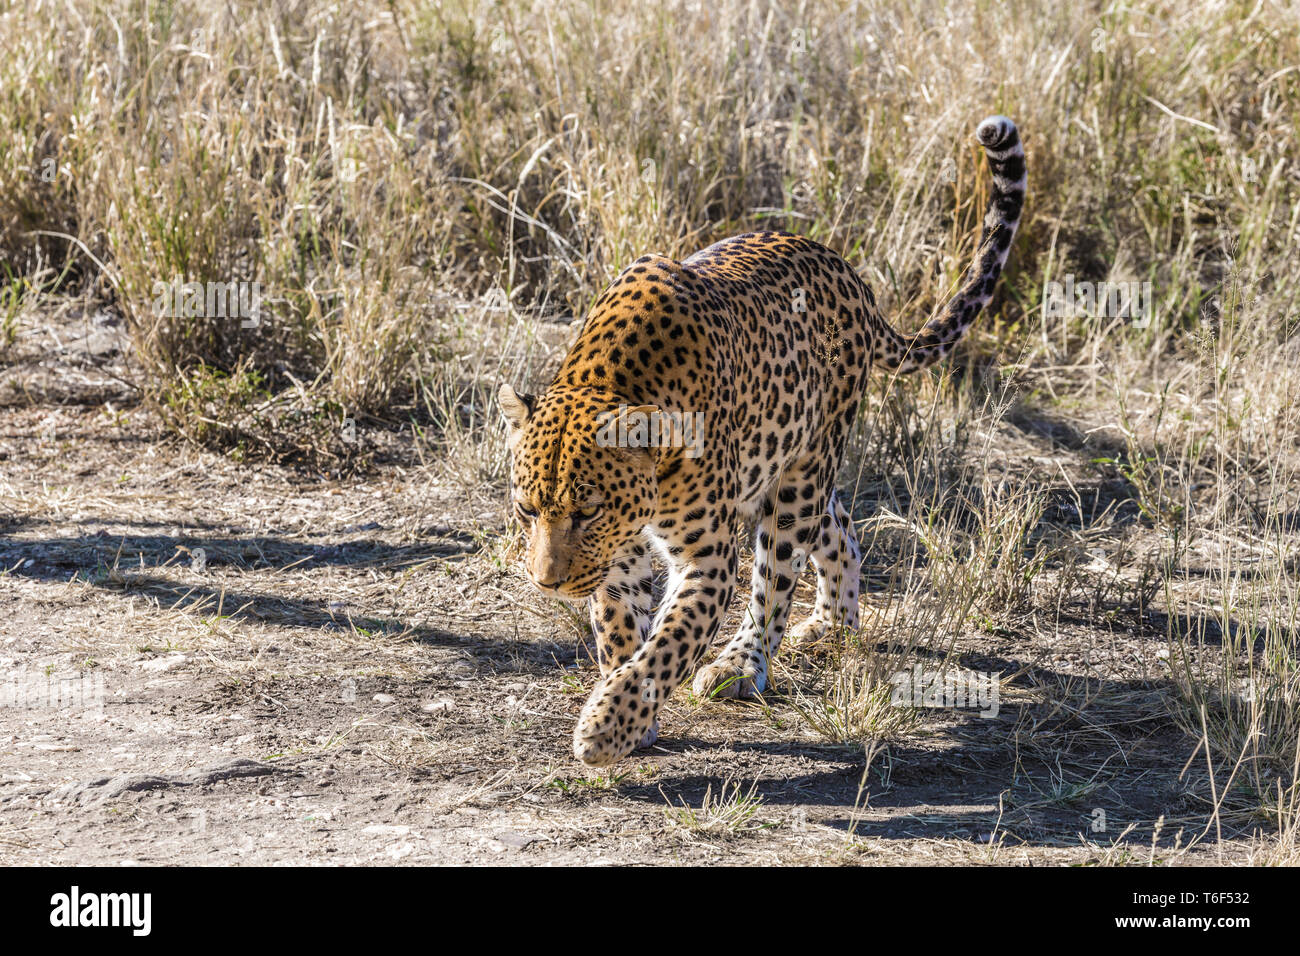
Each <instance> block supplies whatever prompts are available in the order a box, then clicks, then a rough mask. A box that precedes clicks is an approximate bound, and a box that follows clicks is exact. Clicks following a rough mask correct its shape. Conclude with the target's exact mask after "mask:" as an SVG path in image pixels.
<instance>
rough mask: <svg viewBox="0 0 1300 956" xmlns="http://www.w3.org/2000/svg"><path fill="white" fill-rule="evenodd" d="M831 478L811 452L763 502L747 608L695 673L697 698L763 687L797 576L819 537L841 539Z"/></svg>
mask: <svg viewBox="0 0 1300 956" xmlns="http://www.w3.org/2000/svg"><path fill="white" fill-rule="evenodd" d="M830 477H831V469H830V468H828V467H827V464H826V456H824V455H816V456H810V459H805V462H804V463H803V467H794V468H790V469H788V470H787V471H786V473H785V475H784V476H783V477H782V480H781V482H780V484H779V485H778V486H777V487H776V489H775V490H774V491H773V492H772V493H771V494H770V495H769V496H768V497H767V498H765V499H764V500H763V503H762V506H761V511H760V516H759V519H758V529H757V533H756V535H755V544H754V570H753V574H752V583H751V595H750V599H749V607H748V608H747V609H746V611H745V617H744V619H743V620H742V621H741V624H740V629H739V630H738V631H737V633H736V636H735V637H734V638H732V640H731V642H730V643H728V644H727V646H726V647H725V648H723V650H722V653H721V654H719V655H718V658H717V660H715V661H714V662H713V663H712V664H710V665H708V666H707V667H704V668H702V669H701V670H700V671H699V672H698V673H697V674H696V675H695V683H694V689H695V693H696V694H698V695H699V696H701V697H715V698H717V697H753V696H754V695H755V694H758V693H761V692H762V691H763V690H764V688H765V687H766V686H767V675H768V665H769V663H770V661H771V659H772V657H773V656H774V655H775V654H776V651H777V648H778V647H780V645H781V638H782V636H783V635H784V634H785V627H786V623H787V620H788V618H789V614H790V598H791V597H792V596H793V595H794V589H795V585H796V584H798V581H799V574H800V572H802V571H803V569H804V567H805V566H806V563H807V560H808V557H809V556H810V555H812V554H814V553H816V551H817V550H818V549H819V542H820V541H821V540H822V538H823V536H826V535H830V536H831V538H832V539H834V540H839V538H838V536H836V535H834V534H832V533H831V529H832V528H833V527H834V526H835V522H834V518H833V516H832V515H831V513H830V511H829V501H830V491H831V488H830ZM855 584H856V580H855ZM854 605H855V607H856V600H855V602H854Z"/></svg>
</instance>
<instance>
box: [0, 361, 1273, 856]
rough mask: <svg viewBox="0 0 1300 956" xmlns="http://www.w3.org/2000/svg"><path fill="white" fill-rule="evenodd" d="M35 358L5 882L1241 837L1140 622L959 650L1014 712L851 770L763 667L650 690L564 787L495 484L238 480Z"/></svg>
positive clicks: (22, 501)
mask: <svg viewBox="0 0 1300 956" xmlns="http://www.w3.org/2000/svg"><path fill="white" fill-rule="evenodd" d="M45 372H46V373H48V376H49V377H50V378H51V380H53V379H60V380H61V384H60V385H59V389H57V390H54V391H57V392H58V394H61V395H63V396H65V399H64V401H65V403H64V404H54V403H53V402H52V400H51V398H50V394H54V391H52V392H50V393H44V392H41V391H40V390H39V389H38V390H37V391H36V392H32V393H29V400H28V401H26V402H15V403H12V404H10V405H9V406H8V407H6V408H4V409H3V410H0V675H2V679H3V681H4V685H3V687H2V688H0V690H3V692H4V695H5V696H4V699H3V701H0V704H2V706H0V862H2V863H6V864H16V863H21V864H131V863H135V864H173V863H183V864H266V863H312V864H394V863H396V864H464V863H493V864H615V863H617V864H751V865H752V864H808V863H859V864H909V863H911V864H916V863H953V864H978V863H999V864H1022V863H1092V864H1115V863H1140V864H1141V863H1148V862H1177V863H1183V864H1189V863H1202V862H1204V863H1222V862H1241V861H1245V860H1247V859H1249V855H1250V852H1251V848H1252V841H1253V840H1255V839H1257V837H1256V836H1255V835H1254V831H1253V830H1252V828H1251V827H1250V826H1247V825H1244V824H1240V823H1238V824H1237V825H1230V824H1229V823H1225V822H1224V821H1217V824H1216V821H1215V820H1213V819H1212V817H1211V816H1210V813H1209V806H1208V803H1207V800H1206V798H1205V788H1204V787H1203V785H1202V784H1203V783H1204V780H1203V779H1202V778H1200V777H1197V772H1198V771H1197V769H1196V768H1195V766H1193V767H1192V768H1189V767H1188V763H1189V758H1191V757H1192V756H1193V752H1194V749H1195V740H1194V739H1193V738H1192V737H1190V736H1189V735H1187V734H1186V733H1184V732H1183V731H1181V730H1180V729H1178V728H1177V727H1175V726H1173V724H1172V722H1171V721H1170V719H1169V717H1168V714H1167V710H1166V708H1165V707H1164V706H1162V705H1158V701H1157V698H1158V696H1159V695H1160V694H1162V693H1165V692H1166V691H1165V690H1163V689H1162V687H1161V679H1160V660H1159V655H1160V646H1161V642H1162V640H1163V636H1162V633H1161V631H1160V629H1159V628H1158V627H1157V626H1156V625H1154V624H1150V623H1143V622H1141V621H1135V620H1126V619H1124V618H1122V617H1121V618H1119V619H1117V621H1116V623H1115V625H1114V626H1113V627H1111V628H1109V629H1107V630H1104V631H1103V630H1098V629H1096V628H1095V627H1090V626H1088V625H1085V624H1083V623H1077V622H1076V623H1071V621H1070V619H1069V618H1068V617H1064V618H1058V619H1055V620H1051V621H1043V622H1041V623H1040V624H1034V623H1032V622H1031V623H1027V624H1026V625H1024V626H1022V627H1018V628H1015V629H1011V630H1007V629H1002V630H994V631H992V632H984V631H980V632H975V633H972V634H971V635H970V636H969V639H968V640H967V641H964V642H963V646H962V647H961V652H962V655H963V663H964V664H965V665H966V666H968V667H972V668H977V669H984V670H991V671H996V672H1000V673H1004V674H1014V673H1017V672H1019V673H1020V676H1018V677H1017V678H1016V679H1015V680H1014V681H1013V682H1012V685H1011V686H1013V687H1015V688H1017V689H1018V690H1017V692H1015V693H1012V694H1009V695H1005V696H1004V699H1003V701H1002V704H1001V706H1000V709H999V712H998V714H997V716H996V717H995V718H991V719H990V718H986V717H982V716H980V715H979V714H977V713H974V712H971V711H953V710H925V711H923V712H922V713H921V715H920V717H919V720H918V722H917V724H916V726H915V727H914V728H913V729H912V730H910V731H908V732H907V733H906V734H904V735H903V736H901V737H899V738H898V739H895V740H893V741H891V742H890V743H889V744H888V746H887V747H885V748H884V749H882V750H881V751H880V752H878V753H876V754H875V755H874V756H873V758H872V760H871V762H870V765H869V766H867V761H866V757H865V755H864V752H863V750H862V748H861V747H847V746H835V745H831V744H828V743H826V742H825V741H824V740H822V739H820V738H819V737H818V736H817V735H816V734H814V733H812V732H811V731H810V729H809V728H808V726H807V725H806V723H805V722H804V721H803V720H802V719H801V718H800V716H799V714H798V713H797V711H796V709H795V708H794V706H793V704H792V701H791V700H790V699H789V698H788V697H786V696H785V695H783V693H782V686H783V679H788V675H786V678H783V677H782V673H783V672H781V671H778V675H777V678H778V679H777V685H776V689H775V692H774V693H772V694H770V695H769V698H768V700H767V701H766V703H765V704H764V705H759V704H736V703H725V704H724V703H713V702H699V701H695V700H692V699H690V697H689V695H686V694H678V695H677V696H676V697H674V698H673V700H672V701H671V702H670V703H669V705H668V707H667V712H666V717H665V719H664V721H663V732H662V735H661V737H660V739H659V741H658V743H657V744H656V745H655V746H653V747H652V748H650V749H648V750H644V751H639V752H637V753H636V754H634V755H633V757H632V758H629V759H628V760H626V761H624V762H623V763H622V764H620V765H618V766H617V767H615V768H614V769H613V770H612V771H608V772H597V771H593V770H591V769H589V768H585V767H583V766H582V765H581V764H579V763H577V762H576V761H575V760H574V758H573V757H572V754H571V750H570V746H571V744H570V734H571V731H572V727H573V724H574V721H575V718H576V716H577V713H578V710H579V708H580V706H581V703H582V701H583V699H584V695H585V693H586V692H587V691H589V690H590V688H591V687H592V686H593V684H594V682H595V678H596V668H595V666H594V664H593V663H592V661H591V659H590V655H589V654H588V652H587V650H586V647H585V646H584V643H583V641H582V640H581V633H582V631H581V628H580V626H579V625H578V623H577V618H575V617H574V616H573V615H571V614H569V613H567V612H566V611H565V610H564V608H563V607H562V606H561V605H559V604H557V603H553V602H549V601H546V600H544V599H542V598H540V597H539V596H537V595H535V594H534V593H532V592H531V591H530V590H529V588H528V586H527V584H526V582H524V581H523V579H522V577H521V575H520V573H519V572H518V571H517V569H516V566H515V562H514V561H513V560H512V559H511V555H510V554H509V548H508V542H507V541H506V540H505V539H504V538H503V537H502V532H503V530H504V528H505V509H504V507H503V500H504V494H503V491H502V489H501V488H484V489H482V491H481V492H479V493H467V492H466V491H464V490H463V489H460V490H455V491H452V490H449V489H448V488H447V487H446V486H445V484H443V485H440V483H438V482H437V481H436V480H435V473H436V464H435V463H425V464H420V463H418V462H416V463H412V462H409V461H407V462H403V461H400V460H394V461H392V462H389V463H387V464H384V463H380V464H379V465H378V466H377V468H376V469H375V470H374V471H373V472H372V473H369V474H367V475H366V476H365V477H364V478H360V479H337V478H329V477H325V476H311V475H303V474H300V473H296V472H293V471H290V470H287V469H279V468H275V467H270V466H263V465H247V464H240V463H238V462H235V461H232V460H230V459H228V458H226V457H222V456H220V455H216V454H212V453H208V452H203V451H199V450H196V449H194V448H192V447H188V446H185V445H182V444H180V443H177V442H175V441H171V440H167V439H165V438H164V436H163V435H162V434H161V433H160V432H158V431H157V429H156V426H154V425H151V424H150V421H149V419H148V418H147V417H146V416H145V414H144V412H142V411H140V410H138V409H134V408H128V409H127V410H126V411H121V410H120V409H121V406H119V405H114V404H112V400H113V388H112V383H111V382H107V383H104V382H101V383H99V384H96V383H94V382H89V383H88V384H87V383H85V382H82V383H81V384H82V385H84V386H85V389H84V390H83V393H82V394H81V395H80V397H79V398H78V400H77V401H70V400H68V399H67V398H66V396H67V395H69V394H71V393H72V392H73V391H74V390H73V389H72V385H74V384H76V383H75V382H73V381H72V380H73V379H76V377H77V375H76V373H75V369H74V370H73V371H68V370H67V369H66V368H63V369H62V370H60V369H57V368H56V369H50V368H47V369H45ZM56 384H57V383H56ZM51 388H52V389H53V386H51ZM87 396H89V397H87ZM105 401H109V403H110V404H108V405H105V404H104V402H105ZM1008 428H1009V429H1010V432H1009V434H1008V436H1007V442H1008V443H1012V442H1014V443H1018V444H1013V445H1012V446H1009V447H1014V449H1015V450H1016V452H1017V453H1023V454H1024V455H1025V456H1026V458H1032V457H1033V456H1034V455H1039V456H1046V457H1048V458H1050V457H1051V456H1059V455H1060V454H1062V452H1061V448H1060V445H1059V443H1056V442H1054V441H1053V439H1052V437H1051V436H1050V435H1049V434H1041V433H1036V432H1035V431H1034V429H1024V428H1021V429H1018V430H1016V429H1014V428H1012V426H1008ZM1011 432H1014V434H1012V433H1011ZM1079 454H1080V455H1083V454H1086V453H1085V452H1082V451H1081V452H1079ZM807 598H808V595H807V593H806V592H802V593H801V598H800V599H801V600H802V601H804V602H806V601H807ZM872 599H873V598H872V596H868V597H867V599H866V600H867V601H868V602H870V601H871V600H872ZM737 617H738V615H737V614H736V613H734V612H733V614H732V617H731V619H730V622H729V627H728V630H731V629H734V627H735V625H736V620H737ZM1080 695H1082V696H1083V697H1085V698H1086V699H1087V700H1088V701H1089V707H1088V709H1087V711H1086V713H1085V712H1083V711H1082V710H1081V709H1079V708H1077V707H1075V705H1074V703H1073V702H1074V701H1076V700H1077V699H1078V698H1079V697H1080ZM1147 702H1149V703H1150V706H1147ZM1079 767H1086V768H1090V769H1088V770H1087V771H1086V772H1085V771H1083V770H1080V769H1078V768H1079ZM864 769H865V773H864ZM1202 777H1203V775H1202ZM737 785H738V786H739V787H740V791H741V794H742V796H744V795H749V796H750V799H748V800H744V799H742V800H740V801H736V800H734V799H733V800H732V801H731V803H730V804H729V805H730V806H731V807H732V808H733V810H734V811H735V812H732V813H731V814H730V815H728V814H722V813H712V814H711V813H709V812H708V808H709V807H710V806H714V807H715V808H716V805H717V798H718V795H719V794H722V793H726V794H731V795H732V796H734V791H733V789H731V788H734V787H735V786H737ZM724 805H726V804H725V801H724ZM683 808H689V809H690V810H691V811H693V812H687V810H685V809H683ZM737 808H743V812H741V811H740V810H739V809H737ZM1099 808H1100V809H1102V810H1104V816H1105V825H1104V830H1103V829H1098V828H1097V823H1098V817H1097V815H1096V811H1097V810H1098V809H1099ZM1161 817H1163V818H1164V819H1163V822H1162V823H1161V824H1159V826H1157V821H1158V820H1159V819H1160V818H1161ZM1217 829H1221V830H1222V840H1219V839H1217V838H1216V835H1215V833H1216V830H1217ZM1207 833H1208V836H1206V837H1205V839H1203V840H1201V841H1200V842H1196V844H1195V846H1193V847H1192V848H1191V849H1190V850H1189V849H1186V846H1187V845H1188V844H1189V843H1194V842H1195V841H1196V839H1197V838H1200V837H1201V836H1202V835H1205V834H1207Z"/></svg>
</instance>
